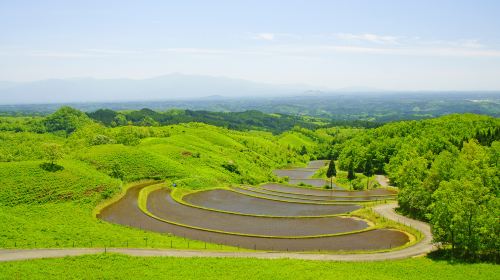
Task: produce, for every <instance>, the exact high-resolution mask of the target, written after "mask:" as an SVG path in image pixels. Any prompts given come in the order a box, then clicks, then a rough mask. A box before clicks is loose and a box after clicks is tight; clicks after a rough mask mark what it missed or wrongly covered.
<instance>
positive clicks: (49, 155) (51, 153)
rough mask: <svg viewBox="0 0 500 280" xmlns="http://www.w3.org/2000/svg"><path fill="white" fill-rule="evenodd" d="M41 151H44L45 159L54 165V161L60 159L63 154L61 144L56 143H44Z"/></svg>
mask: <svg viewBox="0 0 500 280" xmlns="http://www.w3.org/2000/svg"><path fill="white" fill-rule="evenodd" d="M42 147H43V151H44V153H45V159H46V160H48V161H49V162H50V164H51V165H54V164H55V162H56V161H58V160H60V159H62V158H63V156H64V152H63V149H62V146H61V145H60V144H57V143H44V144H43V146H42Z"/></svg>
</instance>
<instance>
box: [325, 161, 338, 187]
mask: <svg viewBox="0 0 500 280" xmlns="http://www.w3.org/2000/svg"><path fill="white" fill-rule="evenodd" d="M334 176H337V169H336V168H335V161H334V160H333V159H332V160H330V164H328V170H327V171H326V177H328V178H330V188H331V189H333V177H334Z"/></svg>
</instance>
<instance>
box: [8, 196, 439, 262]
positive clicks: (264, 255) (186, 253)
mask: <svg viewBox="0 0 500 280" xmlns="http://www.w3.org/2000/svg"><path fill="white" fill-rule="evenodd" d="M396 207H397V204H396V203H390V204H383V205H378V206H375V207H374V208H373V209H374V210H375V211H376V212H377V213H379V214H380V215H382V216H384V217H385V218H387V219H390V220H394V221H397V222H399V223H403V224H406V225H408V226H411V227H413V228H415V229H417V230H419V231H420V232H422V234H423V235H424V238H423V240H422V241H420V242H419V243H417V244H415V245H413V246H411V247H408V248H404V249H402V250H397V251H391V252H384V253H370V254H312V253H287V252H216V251H202V250H172V249H140V248H135V249H132V248H106V249H104V248H81V249H16V250H10V249H0V261H15V260H28V259H40V258H58V257H66V256H79V255H89V254H99V253H104V252H109V253H120V254H126V255H130V256H168V257H219V258H220V257H224V258H258V259H283V258H286V259H301V260H321V261H383V260H394V259H403V258H408V257H413V256H419V255H425V254H427V253H429V252H431V251H432V250H434V249H436V247H435V246H434V245H433V244H432V243H431V241H432V234H431V230H430V227H429V225H428V224H426V223H423V222H420V221H416V220H413V219H410V218H407V217H404V216H401V215H399V214H397V213H396V212H395V211H394V209H395V208H396Z"/></svg>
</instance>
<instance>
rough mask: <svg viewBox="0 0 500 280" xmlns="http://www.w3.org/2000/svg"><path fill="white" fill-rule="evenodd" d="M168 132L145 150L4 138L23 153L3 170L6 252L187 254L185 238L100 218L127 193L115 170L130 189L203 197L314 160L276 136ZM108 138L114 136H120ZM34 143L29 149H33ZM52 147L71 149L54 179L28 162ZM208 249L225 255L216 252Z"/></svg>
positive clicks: (193, 127)
mask: <svg viewBox="0 0 500 280" xmlns="http://www.w3.org/2000/svg"><path fill="white" fill-rule="evenodd" d="M165 129H168V135H169V137H148V138H144V139H142V141H141V143H140V144H139V145H137V146H124V145H121V144H107V145H99V146H87V147H82V144H81V142H80V141H78V140H79V139H74V138H76V136H75V137H74V136H72V137H73V138H69V139H65V138H62V137H57V136H54V135H50V134H43V135H36V134H32V133H31V134H30V133H28V134H27V133H20V134H12V133H10V132H9V133H6V134H9V135H8V137H4V138H1V137H0V138H1V139H2V140H4V141H5V142H2V144H3V143H5V147H7V146H9V147H11V148H10V149H11V150H13V151H14V150H16V149H19V150H22V151H23V152H22V153H18V154H17V155H19V156H15V157H14V158H13V159H14V160H16V161H12V162H0V228H2V231H0V247H9V248H11V247H72V246H73V242H75V246H77V247H84V246H85V247H87V246H104V245H106V246H110V245H111V246H118V247H124V246H126V244H127V243H126V242H129V246H131V247H132V246H135V247H146V246H147V247H167V248H169V247H170V241H173V246H174V247H176V248H187V247H188V241H187V240H185V239H183V238H179V237H168V236H166V235H162V234H158V233H152V232H144V231H141V230H139V229H134V228H127V227H124V226H119V225H113V224H109V223H106V222H102V221H100V220H98V219H96V218H94V217H93V215H92V211H93V209H95V207H96V206H97V205H98V204H99V203H101V202H102V201H103V199H105V198H108V197H111V196H113V195H115V194H116V193H118V192H119V191H120V190H121V187H120V185H121V184H122V182H121V181H120V180H117V179H113V178H111V177H109V175H108V174H110V173H111V168H112V166H113V164H114V163H117V164H118V165H119V166H120V168H121V169H122V171H124V173H125V179H126V180H128V181H132V180H139V179H144V178H161V179H169V180H175V181H176V182H177V183H178V185H179V187H188V188H194V189H199V188H209V187H214V186H219V185H223V184H228V183H242V182H245V183H257V182H263V181H267V180H270V179H272V178H273V175H272V174H271V170H272V169H274V168H276V167H281V166H285V165H287V164H296V163H298V162H305V161H306V160H307V159H308V158H307V157H301V156H298V155H297V154H295V153H294V152H293V151H290V150H288V147H287V144H283V143H280V142H279V141H277V138H278V137H276V136H273V135H272V134H270V133H263V132H237V131H231V130H227V129H223V128H217V127H213V126H208V125H203V124H184V125H176V126H172V127H168V128H158V130H165ZM108 131H111V133H110V135H113V134H112V132H113V129H108ZM101 132H106V131H101ZM77 133H78V132H77ZM77 133H75V135H77ZM3 134H4V133H0V136H1V135H3ZM158 134H161V133H158ZM26 137H27V138H29V139H30V141H29V145H25V143H26V142H27V141H25V140H24V138H26ZM72 141H76V142H72ZM44 142H57V143H61V144H63V145H64V146H65V149H66V153H67V154H66V157H65V158H66V159H65V160H62V161H59V162H58V164H60V165H62V166H63V167H64V170H62V171H57V172H48V171H45V170H43V169H42V168H40V164H41V163H42V161H39V160H31V161H26V158H27V155H29V154H30V153H32V152H31V151H33V152H34V154H33V156H34V159H38V158H39V157H40V155H39V154H40V152H39V150H38V148H39V147H40V146H41V145H42V143H44ZM2 147H4V146H2ZM0 152H1V151H0ZM14 154H16V153H14ZM198 155H199V156H198ZM227 162H233V163H234V164H235V165H236V166H237V167H238V170H240V173H241V174H236V173H232V172H229V171H228V170H226V169H224V168H223V167H222V166H221V165H222V164H223V163H227ZM145 238H146V239H148V243H147V245H146V241H145ZM35 242H36V245H35ZM90 242H92V244H91V243H90ZM189 246H190V248H204V247H205V244H204V243H202V242H197V241H190V244H189ZM208 249H221V248H220V247H219V246H217V247H214V246H213V245H208ZM222 249H225V248H224V247H222Z"/></svg>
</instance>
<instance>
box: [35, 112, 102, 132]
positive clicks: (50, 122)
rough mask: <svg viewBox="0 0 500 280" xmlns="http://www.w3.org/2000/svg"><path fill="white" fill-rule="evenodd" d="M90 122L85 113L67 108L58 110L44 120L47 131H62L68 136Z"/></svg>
mask: <svg viewBox="0 0 500 280" xmlns="http://www.w3.org/2000/svg"><path fill="white" fill-rule="evenodd" d="M91 122H92V120H91V119H90V118H89V117H88V116H87V115H86V114H85V113H83V112H81V111H79V110H76V109H74V108H71V107H68V106H63V107H61V108H59V110H57V111H56V112H54V113H53V114H51V115H49V116H47V117H46V118H45V120H44V124H45V126H46V127H47V131H49V132H55V131H64V132H65V133H66V134H70V133H72V132H73V131H75V130H76V129H78V128H80V127H82V126H85V125H87V124H89V123H91Z"/></svg>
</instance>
